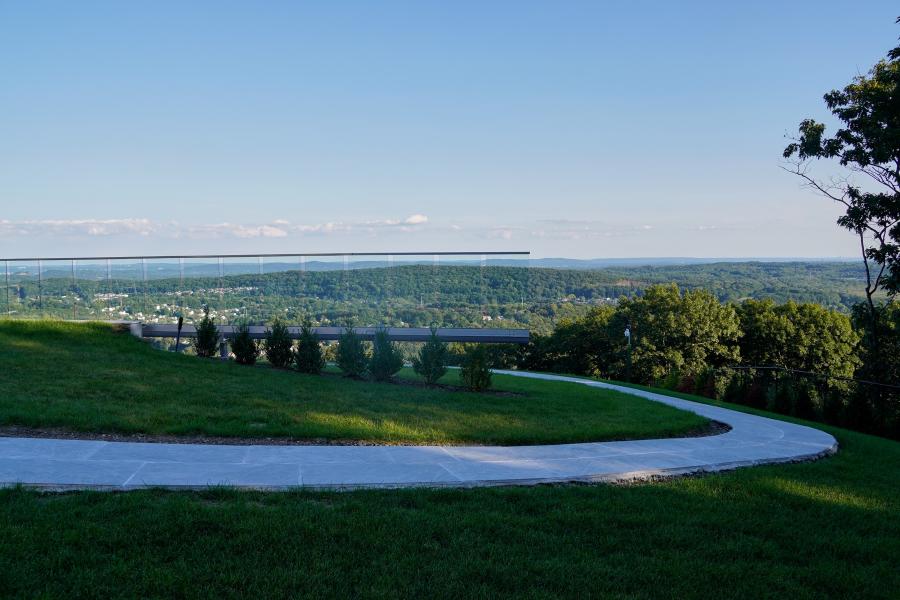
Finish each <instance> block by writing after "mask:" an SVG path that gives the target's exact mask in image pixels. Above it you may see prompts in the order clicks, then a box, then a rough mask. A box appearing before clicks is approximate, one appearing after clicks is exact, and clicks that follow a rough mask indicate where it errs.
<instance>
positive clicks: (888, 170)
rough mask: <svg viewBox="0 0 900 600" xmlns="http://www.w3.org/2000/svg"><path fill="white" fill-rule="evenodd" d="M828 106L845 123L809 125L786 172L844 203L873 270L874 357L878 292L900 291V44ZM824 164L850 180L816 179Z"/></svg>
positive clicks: (873, 370)
mask: <svg viewBox="0 0 900 600" xmlns="http://www.w3.org/2000/svg"><path fill="white" fill-rule="evenodd" d="M898 22H900V19H898ZM825 105H826V106H827V107H828V109H829V110H830V111H831V113H832V114H833V115H834V116H835V117H836V118H837V119H838V120H839V121H840V122H841V126H840V127H839V128H838V129H837V131H836V132H835V134H834V135H833V136H831V137H828V136H826V134H825V125H824V124H822V123H819V122H817V121H815V120H813V119H805V120H804V121H802V122H801V123H800V127H799V134H798V136H797V137H796V138H794V139H793V140H792V141H791V143H790V144H788V146H787V147H786V148H785V150H784V157H785V159H788V160H789V161H790V162H789V166H787V167H785V168H786V169H787V170H789V171H790V172H792V173H794V174H795V175H797V176H799V177H801V178H802V179H803V180H804V181H805V182H806V183H807V184H808V185H809V186H810V187H811V188H812V189H813V190H815V191H817V192H818V193H820V194H822V195H823V196H825V197H826V198H829V199H831V200H833V201H834V202H837V203H838V204H839V205H841V207H842V208H843V210H844V214H843V215H841V216H840V217H839V218H838V221H837V222H838V225H840V226H841V227H843V228H845V229H848V230H850V231H852V232H853V233H855V234H856V236H857V237H858V238H859V248H860V252H861V255H862V261H863V263H864V265H865V270H866V284H865V292H866V307H867V319H866V321H867V329H868V332H867V335H866V340H867V342H868V343H869V344H870V345H871V353H870V354H871V355H872V356H880V355H881V352H880V351H879V341H880V338H881V336H882V332H881V328H880V326H879V320H880V319H879V317H880V316H881V312H882V311H881V309H880V308H879V307H878V306H877V305H876V294H877V293H878V292H879V290H881V289H882V288H883V289H885V290H887V291H888V292H889V293H890V294H891V295H893V294H895V293H897V291H898V290H900V46H897V47H896V48H894V49H893V50H891V51H890V52H889V53H888V56H887V58H885V59H883V60H880V61H879V62H877V63H876V64H875V66H873V67H872V68H871V69H870V70H869V72H868V73H867V74H865V75H860V76H858V77H856V78H854V80H853V81H852V82H851V83H850V84H849V85H847V86H846V87H844V88H843V89H842V90H832V91H830V92H828V93H827V94H825ZM817 159H832V160H837V161H838V163H839V164H840V165H841V166H842V167H844V168H845V169H846V170H847V171H848V173H847V175H848V176H847V177H844V178H843V179H839V180H836V179H834V178H830V179H829V180H827V181H825V180H822V179H819V178H817V177H815V176H814V175H813V174H812V173H811V172H810V165H809V163H810V161H812V160H817ZM853 175H861V176H864V177H865V178H866V179H867V182H868V184H869V186H867V187H866V188H864V187H862V186H861V185H859V184H858V183H857V182H856V181H855V180H854V179H852V177H851V176H853ZM868 371H869V373H868V376H869V377H878V378H880V377H881V372H883V369H882V368H881V366H880V365H878V364H872V365H869V368H868Z"/></svg>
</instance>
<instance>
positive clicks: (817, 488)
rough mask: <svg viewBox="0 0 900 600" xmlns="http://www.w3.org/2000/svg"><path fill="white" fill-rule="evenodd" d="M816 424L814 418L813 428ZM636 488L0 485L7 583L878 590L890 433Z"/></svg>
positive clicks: (383, 593)
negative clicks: (808, 455) (817, 454)
mask: <svg viewBox="0 0 900 600" xmlns="http://www.w3.org/2000/svg"><path fill="white" fill-rule="evenodd" d="M823 428H824V427H823ZM824 429H827V430H828V431H830V432H832V433H833V434H834V435H835V436H836V437H837V438H838V440H839V442H840V444H841V450H840V452H839V453H838V454H837V455H835V456H834V457H831V458H828V459H824V460H820V461H817V462H814V463H805V464H797V465H782V466H766V467H754V468H750V469H742V470H739V471H735V472H731V473H726V474H719V475H712V476H707V477H702V478H687V479H679V480H672V481H667V482H664V483H656V484H641V485H635V486H625V487H617V486H609V485H594V486H552V487H551V486H547V487H535V488H494V489H470V490H394V491H387V490H385V491H359V492H347V493H336V492H332V493H317V492H291V493H268V494H267V493H256V492H238V491H227V490H212V491H209V492H202V493H201V492H166V491H139V492H128V493H102V492H90V493H87V492H82V493H69V494H43V493H38V492H33V491H26V490H22V489H12V490H5V491H0V590H3V595H4V596H10V597H13V596H20V597H76V596H90V597H123V598H134V597H172V596H191V597H209V598H223V597H304V596H306V597H324V598H328V597H331V598H347V597H382V598H394V597H408V598H414V597H416V598H421V597H453V598H464V597H473V598H492V597H497V596H508V597H525V598H529V597H530V598H546V597H587V596H594V597H596V596H618V597H629V598H632V597H634V598H659V597H669V598H687V597H696V598H716V597H723V598H737V597H743V598H762V597H771V598H823V597H833V598H853V597H856V598H896V597H897V590H900V568H898V557H900V480H898V477H897V475H898V473H900V444H898V443H897V442H893V441H889V440H884V439H879V438H874V437H870V436H865V435H862V434H857V433H851V432H847V431H844V430H839V429H833V428H824Z"/></svg>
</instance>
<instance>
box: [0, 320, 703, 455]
mask: <svg viewBox="0 0 900 600" xmlns="http://www.w3.org/2000/svg"><path fill="white" fill-rule="evenodd" d="M404 376H406V377H412V376H413V375H411V374H410V373H405V374H404ZM456 377H457V374H456V372H453V371H451V373H448V375H447V376H446V378H445V379H446V380H447V381H448V382H449V383H454V380H455V378H456ZM456 382H457V383H458V381H456ZM495 385H496V387H497V388H498V389H501V390H506V391H510V392H516V393H517V394H520V395H515V396H498V395H492V394H472V393H467V392H459V391H448V390H445V389H434V388H425V387H414V386H403V385H396V384H383V383H373V382H365V381H352V380H349V379H345V378H342V377H339V376H336V375H327V376H321V377H317V376H310V375H302V374H300V373H296V372H290V371H279V370H275V369H271V368H268V367H256V368H251V367H242V366H240V365H236V364H234V363H222V362H221V361H218V360H203V359H198V358H196V357H191V356H184V355H176V354H174V353H166V352H161V351H159V350H155V349H153V348H152V347H151V346H149V345H148V344H146V343H143V342H141V341H139V340H137V339H135V338H133V337H132V336H130V335H129V334H127V333H121V332H114V331H113V330H111V329H110V327H109V326H108V325H103V324H75V323H62V322H58V321H28V322H26V321H0V425H19V426H28V427H38V428H39V427H63V428H66V429H71V430H76V431H84V432H117V433H148V434H170V435H196V434H202V435H208V436H218V437H287V436H289V437H294V438H308V439H331V440H335V439H337V440H351V439H352V440H365V441H371V442H380V443H412V444H427V443H438V444H462V443H484V444H539V443H556V442H580V441H597V440H612V439H638V438H653V437H666V436H673V435H679V434H683V433H685V432H687V431H690V430H693V429H697V428H699V427H702V426H703V425H704V424H705V423H706V422H707V421H706V419H703V418H701V417H699V416H697V415H694V414H692V413H688V412H685V411H680V410H676V409H674V408H671V407H667V406H664V405H661V404H658V403H654V402H649V401H646V400H642V399H639V398H635V397H632V396H628V395H625V394H620V393H616V392H610V391H604V390H595V389H589V388H586V387H584V386H580V385H577V384H571V383H559V382H547V381H538V380H526V379H522V378H515V377H509V376H499V375H498V376H495Z"/></svg>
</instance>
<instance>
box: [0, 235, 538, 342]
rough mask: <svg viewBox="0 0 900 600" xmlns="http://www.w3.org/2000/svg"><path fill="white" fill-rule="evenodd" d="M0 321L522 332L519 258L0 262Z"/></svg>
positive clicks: (530, 310)
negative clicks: (206, 317) (278, 322)
mask: <svg viewBox="0 0 900 600" xmlns="http://www.w3.org/2000/svg"><path fill="white" fill-rule="evenodd" d="M0 268H3V274H2V276H3V278H4V279H3V291H2V292H0V315H6V316H8V317H11V318H61V319H74V320H127V321H140V322H143V323H162V324H165V323H175V322H177V320H178V317H179V316H180V317H183V318H184V321H185V322H186V323H188V324H190V323H195V322H197V321H199V320H200V319H201V318H202V316H203V314H204V311H205V310H208V311H209V313H210V315H211V316H212V317H213V318H214V319H215V320H216V321H217V322H218V323H220V324H236V323H248V324H267V323H271V322H272V321H273V320H274V319H275V318H280V319H282V320H284V321H286V322H288V323H291V324H298V323H300V322H302V321H303V320H304V319H307V318H308V319H310V320H311V321H312V323H313V324H314V325H323V326H340V327H346V326H358V327H363V326H382V325H383V326H391V327H427V326H431V325H436V326H439V327H477V328H486V327H505V328H510V327H528V324H529V321H530V319H531V318H532V317H533V314H534V309H535V306H536V304H535V298H534V294H533V292H534V291H533V290H532V289H531V286H530V274H529V273H530V269H529V253H527V252H504V253H499V252H462V253H455V252H434V253H408V252H398V253H393V254H388V253H385V254H374V253H347V254H339V253H329V254H283V255H273V254H262V255H208V256H198V255H192V256H146V257H141V256H137V257H88V258H41V259H38V258H26V259H14V258H10V259H0Z"/></svg>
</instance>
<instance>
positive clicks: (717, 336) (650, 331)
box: [610, 284, 740, 383]
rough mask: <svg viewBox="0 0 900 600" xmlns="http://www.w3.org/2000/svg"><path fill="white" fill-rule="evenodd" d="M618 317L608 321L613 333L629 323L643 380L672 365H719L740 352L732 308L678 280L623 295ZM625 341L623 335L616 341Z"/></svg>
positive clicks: (680, 368) (691, 368)
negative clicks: (636, 294) (640, 293)
mask: <svg viewBox="0 0 900 600" xmlns="http://www.w3.org/2000/svg"><path fill="white" fill-rule="evenodd" d="M616 317H617V318H616V319H612V320H611V321H610V324H611V327H612V328H613V330H612V333H611V339H617V338H616V337H614V334H615V333H616V332H622V331H624V327H622V324H623V323H624V322H627V323H628V324H629V325H630V327H631V332H632V350H631V360H632V369H633V374H634V376H635V378H636V379H637V380H639V381H641V382H644V383H651V382H654V381H658V380H660V379H662V378H664V377H665V376H666V375H668V374H669V373H671V372H673V371H677V372H679V373H681V374H685V375H695V374H697V373H699V372H700V370H701V369H703V368H705V367H707V366H709V367H720V366H724V365H727V364H732V363H736V362H738V360H739V358H740V351H739V349H738V344H737V341H738V339H739V338H740V325H739V322H738V318H737V314H736V313H735V311H734V308H733V307H732V306H729V305H723V304H721V303H720V302H719V301H718V300H717V299H716V297H715V296H713V295H712V294H710V293H709V292H707V291H704V290H694V291H689V292H685V293H684V294H682V293H681V292H680V291H679V289H678V287H677V286H676V285H675V284H670V285H658V286H651V287H649V288H647V290H646V292H645V293H644V295H643V296H640V297H636V298H626V299H624V300H622V301H621V302H620V303H619V307H618V310H617V311H616ZM624 345H625V341H624V335H623V336H622V340H621V341H619V342H618V347H619V348H620V349H621V348H623V347H624ZM620 354H621V350H620ZM619 369H623V367H622V366H619Z"/></svg>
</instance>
